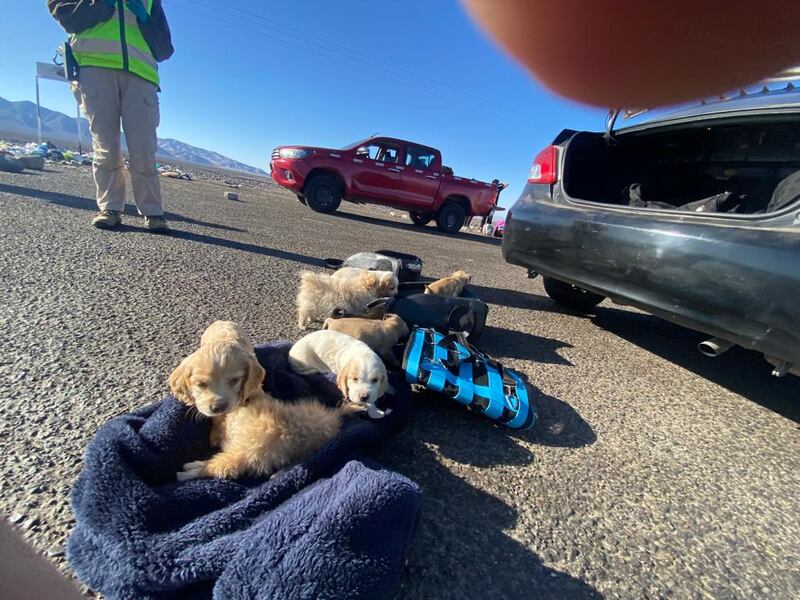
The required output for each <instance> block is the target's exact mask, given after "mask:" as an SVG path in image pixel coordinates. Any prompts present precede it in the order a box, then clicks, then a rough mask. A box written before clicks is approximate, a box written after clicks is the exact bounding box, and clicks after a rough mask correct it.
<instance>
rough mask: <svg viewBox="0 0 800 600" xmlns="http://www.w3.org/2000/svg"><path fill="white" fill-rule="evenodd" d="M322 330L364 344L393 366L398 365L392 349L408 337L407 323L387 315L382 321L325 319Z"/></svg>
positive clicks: (354, 318)
mask: <svg viewBox="0 0 800 600" xmlns="http://www.w3.org/2000/svg"><path fill="white" fill-rule="evenodd" d="M322 328H323V329H330V330H331V331H338V332H339V333H346V334H347V335H349V336H350V337H352V338H355V339H357V340H359V341H362V342H364V343H365V344H366V345H367V346H369V347H370V348H371V349H372V350H374V351H375V352H377V353H378V355H379V356H380V357H381V358H382V359H383V360H384V362H386V363H387V364H391V365H396V364H397V359H396V358H395V356H394V354H392V348H393V347H394V345H395V344H397V342H398V341H400V340H402V339H404V338H407V337H408V326H407V325H406V324H405V321H403V319H401V318H400V317H398V316H397V315H392V314H389V315H386V316H385V317H384V318H383V319H382V320H379V319H362V318H359V317H353V318H345V319H325V323H324V324H323V326H322Z"/></svg>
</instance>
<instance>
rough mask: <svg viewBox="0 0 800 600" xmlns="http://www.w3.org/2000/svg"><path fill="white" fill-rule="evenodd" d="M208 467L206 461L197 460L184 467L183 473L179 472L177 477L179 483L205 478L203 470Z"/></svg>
mask: <svg viewBox="0 0 800 600" xmlns="http://www.w3.org/2000/svg"><path fill="white" fill-rule="evenodd" d="M205 467H206V461H204V460H195V461H193V462H188V463H186V464H185V465H183V471H178V473H177V475H176V477H177V478H178V481H188V480H190V479H197V478H199V477H204V474H203V470H204V469H205Z"/></svg>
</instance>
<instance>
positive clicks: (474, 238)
mask: <svg viewBox="0 0 800 600" xmlns="http://www.w3.org/2000/svg"><path fill="white" fill-rule="evenodd" d="M331 216H333V217H340V218H342V219H349V220H351V221H359V222H360V223H371V224H372V225H384V226H387V227H393V228H394V229H405V230H406V231H414V232H416V233H427V234H429V235H435V236H439V237H445V238H450V239H459V240H466V241H468V242H478V243H480V244H489V245H491V246H497V247H498V248H499V247H500V240H499V239H497V238H489V237H484V236H482V235H475V234H465V233H463V232H462V233H460V234H455V235H449V234H446V233H442V232H440V231H439V230H437V229H436V228H435V227H433V226H430V225H427V226H425V227H417V226H416V225H412V224H410V223H400V222H398V221H392V220H391V219H380V218H378V217H372V216H368V215H359V214H356V213H348V212H342V211H341V210H338V211H336V212H335V213H333V215H331Z"/></svg>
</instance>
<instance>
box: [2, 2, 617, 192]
mask: <svg viewBox="0 0 800 600" xmlns="http://www.w3.org/2000/svg"><path fill="white" fill-rule="evenodd" d="M45 4H46V3H45V1H44V0H4V11H3V12H4V18H3V19H2V20H1V21H0V39H2V40H4V44H3V46H4V51H3V52H2V53H1V54H0V96H2V97H4V98H6V99H8V100H34V99H35V91H34V81H33V73H34V63H35V62H36V61H37V60H39V61H48V60H50V58H51V57H52V56H53V53H54V49H55V47H56V46H57V45H58V44H59V43H61V42H62V41H63V39H64V38H65V35H64V33H63V31H62V30H61V29H60V28H59V26H58V25H57V24H56V22H55V21H54V20H53V19H52V18H51V17H50V15H49V13H48V12H47V9H46V6H45ZM163 4H164V9H165V11H166V13H167V19H168V20H169V22H170V26H171V28H172V34H173V43H174V45H175V55H174V56H173V58H172V59H170V60H169V61H167V62H165V63H162V65H161V78H162V86H161V87H162V94H161V127H160V128H159V136H161V137H174V138H178V139H180V140H182V141H185V142H188V143H190V144H194V145H197V146H201V147H203V148H207V149H210V150H215V151H217V152H221V153H222V154H225V155H227V156H230V157H232V158H235V159H237V160H241V161H243V162H246V163H248V164H252V165H255V166H258V167H261V168H264V169H266V168H267V160H268V159H267V157H268V155H269V152H270V150H271V149H272V148H273V147H274V146H277V145H280V144H310V145H317V146H332V147H341V146H343V145H345V144H347V143H349V142H352V141H355V140H357V139H360V138H363V137H366V136H368V135H370V134H372V133H375V132H380V133H381V134H384V135H391V136H396V137H400V138H405V139H410V140H416V141H419V142H420V143H424V144H427V145H432V146H435V147H438V148H439V149H440V150H441V151H442V154H443V156H444V161H445V164H448V165H450V166H452V167H453V168H454V169H455V171H456V173H457V174H461V175H465V176H468V177H476V178H478V179H483V180H485V181H489V180H491V179H493V178H495V177H497V178H499V179H501V180H503V181H508V182H509V183H510V184H511V187H510V188H509V189H508V190H506V191H505V192H504V193H503V197H502V200H503V201H502V202H501V203H502V204H505V205H509V204H510V203H511V202H513V201H514V200H515V199H516V197H517V196H518V194H519V192H520V190H521V188H522V185H523V184H524V181H525V177H526V175H527V173H528V170H529V167H530V163H531V160H532V159H533V157H534V156H535V155H536V153H537V152H538V151H539V150H540V149H541V148H543V147H544V146H546V145H547V144H548V143H549V141H550V140H551V139H552V138H553V137H554V136H555V135H556V134H557V133H558V132H559V131H560V130H561V129H562V128H565V127H569V128H589V129H599V128H601V127H602V122H603V112H602V111H598V110H593V109H588V108H584V107H581V106H579V105H577V104H575V103H572V102H568V101H566V100H563V99H560V98H558V97H556V96H554V95H553V94H551V93H550V92H548V91H547V90H546V89H544V88H543V87H542V86H541V85H539V84H538V83H537V82H535V81H534V80H533V79H532V78H531V77H530V75H529V74H528V73H527V72H526V71H524V70H523V69H522V68H521V67H519V66H518V65H517V64H516V63H514V61H513V60H512V59H510V58H508V57H507V56H506V55H505V54H504V53H503V52H502V51H501V50H499V49H498V48H496V47H495V46H494V45H493V43H492V42H491V41H489V40H488V39H487V38H486V37H485V36H484V35H483V34H482V33H481V32H480V31H478V30H477V29H476V27H475V26H474V25H473V23H472V22H471V21H470V20H469V18H468V17H467V15H466V14H465V13H464V12H463V10H462V9H461V7H460V5H459V4H458V3H457V2H455V0H434V1H432V0H404V2H402V3H389V2H376V1H374V0H372V1H370V0H342V1H340V2H327V1H324V0H292V1H291V2H287V1H285V0H283V1H280V2H279V1H277V0H261V1H258V0H237V1H236V2H231V3H222V2H219V1H218V0H163ZM12 49H13V50H12ZM42 104H43V105H45V106H47V107H49V108H53V109H56V110H60V111H62V112H66V113H68V114H70V115H71V114H74V111H75V107H74V104H73V103H72V98H71V95H70V94H69V92H68V90H67V89H66V86H64V85H63V84H59V83H57V82H42Z"/></svg>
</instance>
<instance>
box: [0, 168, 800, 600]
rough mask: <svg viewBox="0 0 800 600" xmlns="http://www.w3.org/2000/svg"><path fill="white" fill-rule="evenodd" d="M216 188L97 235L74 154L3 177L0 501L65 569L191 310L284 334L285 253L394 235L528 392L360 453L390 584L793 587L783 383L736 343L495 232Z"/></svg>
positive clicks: (159, 390) (571, 592)
mask: <svg viewBox="0 0 800 600" xmlns="http://www.w3.org/2000/svg"><path fill="white" fill-rule="evenodd" d="M223 191H224V188H223V187H220V186H219V185H213V184H211V183H201V182H185V181H165V182H164V196H165V205H166V207H167V210H168V211H169V215H168V216H169V217H170V219H171V223H172V225H173V227H174V230H175V231H174V233H173V234H172V235H171V236H168V237H165V236H156V235H152V234H148V233H147V232H145V231H144V230H143V229H142V222H141V219H139V218H138V217H136V216H134V215H133V214H131V215H130V216H128V217H127V219H126V225H125V227H124V229H122V230H121V231H118V232H103V231H98V230H95V229H93V228H91V227H90V226H89V220H90V218H91V216H92V211H93V201H92V198H93V193H94V192H93V184H92V181H91V176H90V173H89V171H88V170H87V169H70V168H66V167H60V166H59V167H53V171H52V172H46V173H39V174H27V175H26V174H20V175H9V174H5V173H0V220H1V221H2V231H3V235H2V239H1V240H0V245H2V253H1V254H0V264H2V279H3V294H2V306H1V307H0V331H1V332H2V333H1V334H0V335H2V359H1V360H0V393H1V394H2V402H1V403H0V450H1V451H0V460H2V464H3V467H2V468H3V471H2V473H3V476H2V481H1V482H0V505H2V506H1V508H2V510H3V512H4V513H6V515H8V516H13V518H12V521H16V525H15V526H16V527H18V528H19V530H20V531H21V532H23V533H24V535H25V537H26V539H28V540H29V541H30V542H31V543H33V544H34V545H35V546H36V547H37V548H38V549H39V550H41V551H42V552H47V551H48V550H49V551H50V554H51V555H53V556H51V558H52V560H54V561H55V562H56V563H57V564H59V566H60V567H61V568H62V569H66V568H67V567H66V565H65V563H64V559H63V556H61V555H60V551H61V548H60V546H63V544H64V540H65V537H66V535H67V534H68V532H69V530H70V528H71V526H72V524H73V521H72V517H71V513H70V509H69V505H68V490H69V487H70V484H71V483H72V481H73V480H74V478H75V477H76V475H77V473H78V470H79V469H80V466H81V454H82V451H83V448H84V447H85V445H86V443H87V442H88V440H89V439H90V437H91V436H92V434H93V433H94V432H95V430H96V429H97V428H98V427H99V426H100V425H101V424H102V423H103V422H104V421H106V420H107V419H109V418H110V417H112V416H114V415H117V414H119V413H120V412H123V411H127V410H129V409H132V408H135V407H137V406H140V405H142V404H144V403H147V402H150V401H152V400H155V399H158V398H161V397H163V396H164V395H165V393H166V391H167V388H166V384H165V381H166V377H167V375H168V373H169V372H170V371H171V369H172V368H173V367H174V366H175V365H176V364H177V363H178V361H179V360H180V359H181V358H182V357H183V356H184V354H185V353H187V352H188V351H190V350H191V349H192V348H193V344H194V343H195V342H196V340H197V338H198V336H199V334H200V333H201V332H202V330H203V329H204V328H205V326H206V325H207V324H208V323H209V322H211V321H213V320H214V319H220V318H224V319H233V320H236V321H239V322H240V323H242V324H243V325H244V326H245V328H246V330H247V331H248V332H249V333H250V334H251V335H252V337H253V338H254V339H256V340H259V341H266V340H272V339H276V338H297V337H299V332H298V331H297V330H296V327H295V323H294V312H293V296H294V288H295V282H296V279H297V272H298V271H299V270H301V269H305V268H319V265H320V258H324V257H329V256H330V257H345V256H347V255H349V254H351V253H354V252H357V251H360V250H372V249H377V248H392V249H395V250H400V251H406V252H412V253H415V254H418V255H420V256H421V257H423V259H424V260H425V268H424V272H425V273H426V274H427V275H431V276H438V275H444V274H447V273H449V272H451V271H453V270H455V269H457V268H463V269H465V270H467V271H469V272H471V273H472V274H473V275H474V279H473V282H474V284H475V289H476V291H477V293H478V294H479V295H480V296H482V297H483V298H484V299H485V300H486V301H488V302H490V303H491V311H490V315H489V327H488V329H487V331H486V333H485V337H484V338H483V343H482V346H483V348H484V349H485V350H486V351H487V352H489V353H490V354H493V355H494V356H496V357H497V358H499V359H501V360H503V361H504V363H506V364H507V365H508V366H512V367H515V368H517V369H519V370H520V371H522V372H524V373H525V374H526V375H527V376H528V378H529V379H530V381H531V382H533V383H535V384H536V385H537V386H538V387H539V389H540V390H541V396H540V398H539V399H538V410H539V415H540V419H539V424H538V425H537V427H536V428H535V429H534V430H533V431H531V432H526V433H510V432H508V431H505V430H503V429H500V428H498V427H495V426H493V425H492V424H490V423H488V422H486V421H483V420H481V419H480V418H478V417H475V416H472V415H469V414H467V413H466V412H465V411H463V410H461V409H460V408H459V407H458V406H455V405H450V404H448V403H446V402H436V401H432V400H430V399H427V400H419V401H418V402H417V403H416V406H415V410H414V412H413V414H412V417H411V419H410V421H409V423H408V424H407V426H406V427H405V428H404V429H403V431H402V432H401V433H400V434H399V435H398V436H396V437H395V438H393V439H392V440H390V441H389V443H388V444H387V445H386V446H385V447H384V448H382V449H381V450H380V451H379V452H378V454H377V458H378V459H379V460H380V461H382V462H383V463H384V464H386V465H387V466H388V467H389V468H392V469H395V470H397V471H399V472H401V473H403V474H405V475H407V476H408V477H410V478H412V479H413V480H415V481H417V482H418V483H419V484H420V486H421V487H422V489H423V492H424V505H423V513H422V520H421V523H420V527H419V531H418V534H417V538H416V543H415V546H414V550H413V552H412V556H411V557H410V560H409V562H408V565H407V567H406V570H405V573H404V575H403V578H402V588H401V589H400V590H399V591H398V592H397V596H398V597H408V598H481V599H483V598H600V597H606V598H637V599H638V598H669V597H672V598H757V597H761V598H797V597H798V596H799V595H800V566H799V565H800V514H799V513H798V510H797V507H798V500H800V495H799V494H798V491H799V490H800V468H798V466H800V435H798V434H799V432H798V425H797V422H798V419H800V408H799V407H800V404H798V403H800V393H799V392H800V379H797V378H792V377H787V378H786V379H784V380H777V379H774V378H772V377H771V376H770V374H769V372H770V368H769V366H768V365H767V364H766V363H765V362H764V361H763V359H762V358H761V357H760V356H758V355H755V354H753V353H750V352H747V351H744V350H741V349H734V350H732V351H731V352H729V353H728V354H726V355H724V356H722V357H720V358H718V359H707V358H705V357H702V356H700V355H699V354H698V353H697V352H696V351H695V345H696V344H697V342H698V341H700V340H701V339H702V336H700V335H699V334H696V333H693V332H690V331H687V330H684V329H681V328H679V327H676V326H673V325H671V324H668V323H666V322H663V321H660V320H658V319H655V318H653V317H650V316H648V315H645V314H641V313H639V312H637V311H634V310H630V309H627V308H623V307H617V306H613V305H610V304H609V303H608V302H605V303H603V304H602V305H601V306H600V307H599V308H598V309H597V311H596V313H595V314H593V315H588V316H587V315H579V314H573V313H570V312H568V311H565V310H562V309H559V308H557V307H555V306H554V305H553V304H552V303H551V302H550V301H549V300H548V299H547V298H546V297H545V295H544V292H543V290H542V287H541V283H540V282H539V281H530V280H528V279H527V278H526V276H525V273H524V271H522V270H521V269H518V268H515V267H511V266H509V265H506V264H505V263H503V262H502V260H501V258H500V249H499V246H498V244H497V243H496V242H494V241H492V240H488V239H485V238H482V237H478V236H475V235H468V236H459V237H445V236H441V235H439V234H437V233H436V232H435V231H434V230H433V229H432V228H429V229H425V230H417V229H414V228H412V227H411V226H410V224H409V222H408V221H404V222H403V221H402V220H400V219H393V218H392V217H390V216H389V215H388V213H385V212H381V211H378V210H376V209H374V208H367V207H353V206H346V207H345V208H344V211H342V212H340V213H339V214H337V215H334V216H325V215H318V214H315V213H313V212H311V211H310V210H308V209H306V208H305V207H303V206H301V205H300V204H299V203H298V202H297V201H296V200H295V199H294V197H293V196H292V195H291V194H288V193H286V192H284V191H281V190H279V189H277V188H274V187H272V188H269V189H244V190H241V195H240V201H238V202H231V201H225V200H223V199H222V194H223ZM132 212H133V211H132V210H131V213H132Z"/></svg>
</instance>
